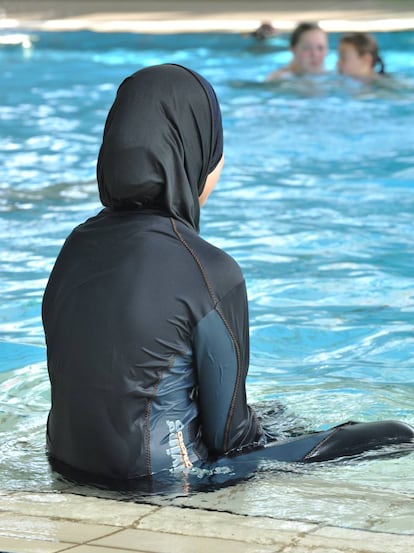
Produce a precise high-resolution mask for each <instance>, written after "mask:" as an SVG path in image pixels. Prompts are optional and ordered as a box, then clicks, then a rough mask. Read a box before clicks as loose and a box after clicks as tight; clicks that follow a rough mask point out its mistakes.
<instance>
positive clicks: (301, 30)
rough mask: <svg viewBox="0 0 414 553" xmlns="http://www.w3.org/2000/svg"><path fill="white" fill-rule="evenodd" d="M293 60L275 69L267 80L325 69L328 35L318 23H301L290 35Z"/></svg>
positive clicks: (310, 73) (319, 71) (314, 73)
mask: <svg viewBox="0 0 414 553" xmlns="http://www.w3.org/2000/svg"><path fill="white" fill-rule="evenodd" d="M290 50H291V52H292V54H293V58H292V60H291V62H290V63H289V64H288V65H286V66H285V67H282V68H281V69H277V70H276V71H273V72H272V73H270V74H269V75H268V76H267V79H266V80H267V81H273V80H277V79H279V78H281V77H285V76H289V75H318V74H320V73H323V72H324V71H325V69H324V64H325V58H326V55H327V53H328V37H327V34H326V32H325V31H324V30H323V29H321V28H320V27H319V25H318V24H317V23H300V24H299V25H298V26H297V27H296V29H295V30H294V31H293V33H292V35H291V37H290Z"/></svg>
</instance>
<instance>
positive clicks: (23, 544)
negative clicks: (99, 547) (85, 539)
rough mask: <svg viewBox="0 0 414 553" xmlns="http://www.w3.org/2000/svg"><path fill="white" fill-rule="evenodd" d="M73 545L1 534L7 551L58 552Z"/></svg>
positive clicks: (0, 544) (1, 548)
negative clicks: (9, 536)
mask: <svg viewBox="0 0 414 553" xmlns="http://www.w3.org/2000/svg"><path fill="white" fill-rule="evenodd" d="M71 547H73V545H72V544H70V543H64V542H51V541H38V540H25V539H20V538H4V537H2V536H0V551H2V552H6V551H7V553H57V552H58V551H64V550H65V549H68V548H71ZM107 553H109V551H108V552H107Z"/></svg>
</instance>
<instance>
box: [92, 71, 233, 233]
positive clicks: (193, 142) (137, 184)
mask: <svg viewBox="0 0 414 553" xmlns="http://www.w3.org/2000/svg"><path fill="white" fill-rule="evenodd" d="M222 154H223V130H222V124H221V113H220V107H219V104H218V101H217V98H216V95H215V92H214V90H213V88H212V87H211V85H210V84H209V83H208V82H207V81H206V80H205V79H204V78H203V77H201V76H200V75H198V74H197V73H195V72H194V71H191V70H189V69H187V68H185V67H182V66H179V65H170V64H165V65H158V66H154V67H148V68H145V69H142V70H140V71H137V72H136V73H134V74H133V75H131V76H130V77H128V78H126V79H125V80H124V81H123V82H122V84H121V85H120V87H119V89H118V92H117V95H116V99H115V102H114V103H113V105H112V107H111V109H110V111H109V114H108V117H107V120H106V123H105V128H104V134H103V142H102V146H101V149H100V152H99V156H98V164H97V178H98V185H99V195H100V199H101V202H102V203H103V205H104V206H107V207H110V208H112V209H145V210H152V211H157V212H161V213H163V214H166V215H168V216H171V217H174V218H175V219H178V220H180V221H182V222H183V223H185V224H186V225H187V226H191V227H192V228H194V229H195V230H196V231H197V232H198V227H199V217H200V206H199V196H200V194H201V193H202V191H203V188H204V185H205V182H206V178H207V176H208V174H209V173H210V172H211V171H212V170H213V169H214V168H215V167H216V165H217V164H218V162H219V161H220V159H221V156H222Z"/></svg>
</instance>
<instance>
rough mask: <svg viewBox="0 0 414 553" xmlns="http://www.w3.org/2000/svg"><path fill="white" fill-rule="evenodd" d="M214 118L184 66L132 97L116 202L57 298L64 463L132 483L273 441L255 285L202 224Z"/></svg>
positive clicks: (52, 347) (146, 77)
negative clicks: (250, 374)
mask: <svg viewBox="0 0 414 553" xmlns="http://www.w3.org/2000/svg"><path fill="white" fill-rule="evenodd" d="M214 125H215V123H214V114H213V110H212V109H211V98H210V95H209V93H206V89H205V87H204V86H203V84H202V83H201V81H200V80H199V79H198V78H197V76H196V75H195V74H193V73H191V72H189V71H188V70H186V69H184V68H180V67H177V66H169V65H168V66H158V67H157V68H152V69H145V70H143V71H140V72H138V73H136V74H135V75H133V76H132V77H131V78H129V79H127V80H126V81H124V83H123V84H122V85H121V87H120V89H119V91H118V94H117V98H116V100H115V103H114V106H113V108H112V109H111V111H110V113H109V115H108V121H107V124H106V127H105V132H104V140H103V145H102V148H101V151H100V155H99V161H98V179H99V189H100V194H101V198H102V201H103V203H104V204H105V205H107V206H108V207H107V208H105V209H104V210H103V211H101V212H100V213H99V214H98V215H97V216H95V217H92V218H90V219H89V220H87V221H86V222H85V223H83V224H82V225H80V226H78V227H77V228H75V229H74V230H73V232H72V233H71V234H70V236H69V237H68V238H67V240H66V242H65V244H64V246H63V248H62V250H61V252H60V253H59V256H58V258H57V260H56V263H55V266H54V268H53V271H52V273H51V275H50V278H49V281H48V284H47V287H46V290H45V294H44V298H43V311H42V315H43V324H44V329H45V336H46V343H47V356H48V370H49V376H50V381H51V391H52V406H51V410H50V414H49V420H48V429H47V446H48V453H49V456H50V458H51V459H54V460H56V461H58V462H60V463H61V464H62V465H65V466H68V467H72V468H73V469H76V470H79V471H84V472H85V473H86V474H94V475H100V476H103V477H108V478H114V479H118V480H119V479H131V478H137V477H141V476H146V475H149V474H156V473H159V472H161V471H180V470H183V469H185V468H186V467H187V468H188V467H190V466H192V465H194V464H197V463H201V462H203V461H206V460H207V459H210V458H215V457H217V456H221V455H223V454H225V453H227V452H229V451H231V450H233V449H237V448H240V447H244V446H247V445H253V446H254V445H257V444H260V443H263V442H264V435H263V432H262V429H261V427H260V424H259V423H258V421H257V419H256V416H255V413H254V412H253V411H252V410H251V409H250V407H249V406H248V405H247V403H246V391H245V380H246V374H247V369H248V362H249V331H248V309H247V298H246V288H245V283H244V279H243V276H242V274H241V271H240V269H239V267H238V265H237V263H236V262H235V261H234V260H233V259H232V258H231V257H230V256H228V255H227V254H226V253H225V252H223V251H222V250H220V249H218V248H216V247H214V246H213V245H211V244H209V243H208V242H206V241H205V240H203V239H202V238H201V237H200V236H199V235H198V232H197V230H198V214H199V207H198V195H199V193H200V192H201V191H202V189H203V186H204V182H205V178H206V176H207V173H208V171H209V167H211V163H212V160H213V159H214V150H215V148H216V146H215V144H216V143H217V141H216V140H215V138H214V137H215V135H216V131H215V130H214ZM135 131H136V132H135Z"/></svg>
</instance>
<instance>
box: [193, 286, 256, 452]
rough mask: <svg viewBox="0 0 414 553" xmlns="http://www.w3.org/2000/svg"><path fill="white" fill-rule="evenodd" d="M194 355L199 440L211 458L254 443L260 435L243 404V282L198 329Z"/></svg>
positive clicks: (246, 340)
mask: <svg viewBox="0 0 414 553" xmlns="http://www.w3.org/2000/svg"><path fill="white" fill-rule="evenodd" d="M193 346H194V353H195V360H196V364H197V374H198V385H199V390H198V398H199V406H200V420H201V429H202V437H203V441H204V443H205V444H206V446H207V448H208V449H209V451H210V453H212V454H216V455H222V454H224V453H227V452H229V451H230V450H232V449H235V448H239V447H242V446H246V445H250V444H257V443H258V442H262V441H263V440H264V437H263V436H264V434H263V431H262V429H261V427H260V424H259V422H258V420H257V418H256V415H255V413H254V411H253V410H252V409H251V408H250V407H249V406H248V405H247V402H246V388H245V384H246V376H247V370H248V364H249V323H248V307H247V296H246V288H245V284H244V282H242V283H241V284H239V285H238V286H236V287H235V288H233V289H232V290H231V291H230V292H229V293H228V294H227V295H226V296H225V298H224V299H223V300H222V301H221V302H219V304H218V305H217V306H216V308H215V309H214V310H212V311H210V312H209V313H208V314H207V315H206V316H205V317H204V318H203V319H202V320H201V321H200V322H199V323H198V325H197V328H196V330H195V334H194V344H193Z"/></svg>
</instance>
